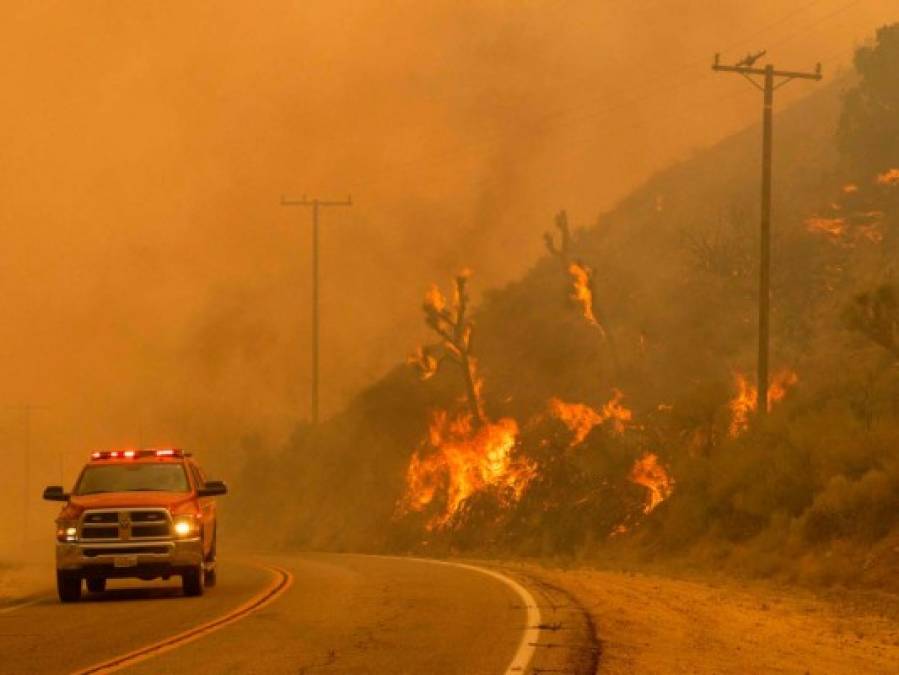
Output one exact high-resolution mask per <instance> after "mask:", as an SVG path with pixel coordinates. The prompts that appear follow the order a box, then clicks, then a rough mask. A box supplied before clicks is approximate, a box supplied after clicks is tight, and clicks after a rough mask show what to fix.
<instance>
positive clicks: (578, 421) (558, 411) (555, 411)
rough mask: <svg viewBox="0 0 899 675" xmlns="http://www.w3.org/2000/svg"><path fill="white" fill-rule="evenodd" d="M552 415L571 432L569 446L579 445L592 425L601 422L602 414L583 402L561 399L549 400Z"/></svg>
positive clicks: (591, 428) (594, 425)
mask: <svg viewBox="0 0 899 675" xmlns="http://www.w3.org/2000/svg"><path fill="white" fill-rule="evenodd" d="M549 410H550V413H551V414H552V416H553V417H555V418H556V419H557V420H559V421H561V422H562V423H563V424H564V425H565V426H566V427H568V429H569V431H571V433H572V436H573V437H572V439H571V447H574V446H575V445H580V444H581V443H583V442H584V439H585V438H587V436H588V435H589V434H590V432H591V431H592V430H593V428H594V427H596V426H598V425H600V424H602V423H603V421H604V420H603V416H602V415H600V414H599V413H598V412H596V411H595V410H594V409H593V408H591V407H590V406H588V405H586V404H583V403H565V401H563V400H562V399H559V398H553V399H550V401H549Z"/></svg>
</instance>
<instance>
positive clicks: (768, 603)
mask: <svg viewBox="0 0 899 675" xmlns="http://www.w3.org/2000/svg"><path fill="white" fill-rule="evenodd" d="M514 567H515V568H516V569H519V570H520V572H521V573H522V574H526V575H530V576H532V577H533V578H535V579H538V580H541V581H542V582H544V583H546V584H549V585H551V586H553V587H557V588H560V589H563V590H564V591H566V592H568V593H569V594H570V595H571V596H572V597H574V598H577V601H578V603H579V604H580V605H581V606H583V607H585V608H586V609H587V611H588V612H589V615H590V617H591V620H592V621H593V623H594V624H595V627H596V632H597V636H598V639H599V640H600V641H601V649H602V652H601V653H602V656H601V669H600V672H602V673H610V674H624V673H633V672H639V673H644V674H649V675H652V674H655V673H658V674H662V673H665V674H668V673H746V672H790V673H792V672H797V673H807V672H826V673H835V674H839V673H866V674H872V673H895V672H896V664H897V663H899V613H897V612H896V611H895V607H896V606H894V605H893V604H891V603H888V602H877V601H876V600H873V599H872V598H870V597H862V596H861V594H843V595H840V596H837V595H832V597H827V598H825V597H821V596H816V595H814V594H812V593H810V592H805V591H801V590H795V589H785V588H780V587H775V586H774V585H767V584H764V583H748V582H747V583H741V582H738V581H729V580H718V579H716V580H713V581H703V580H684V579H674V578H668V577H664V576H660V575H654V574H641V573H633V572H614V571H601V570H592V569H574V570H562V569H553V568H544V567H540V566H537V565H516V566H514ZM897 606H899V605H897Z"/></svg>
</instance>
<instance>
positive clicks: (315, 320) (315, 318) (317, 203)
mask: <svg viewBox="0 0 899 675" xmlns="http://www.w3.org/2000/svg"><path fill="white" fill-rule="evenodd" d="M352 205H353V198H352V197H347V198H346V200H344V201H323V200H320V199H312V200H309V199H306V197H305V196H304V197H303V198H302V199H294V200H291V199H285V198H284V197H281V206H308V207H312V423H313V424H318V418H319V417H318V407H319V405H318V404H319V395H318V391H319V365H318V364H319V355H318V351H319V310H318V238H319V237H318V212H319V209H322V208H327V207H331V206H352Z"/></svg>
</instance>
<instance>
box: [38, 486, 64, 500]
mask: <svg viewBox="0 0 899 675" xmlns="http://www.w3.org/2000/svg"><path fill="white" fill-rule="evenodd" d="M44 499H46V500H47V501H49V502H67V501H69V495H68V494H67V493H66V491H65V490H63V488H62V485H49V486H47V487H46V488H44Z"/></svg>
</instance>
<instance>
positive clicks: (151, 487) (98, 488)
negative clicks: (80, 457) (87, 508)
mask: <svg viewBox="0 0 899 675" xmlns="http://www.w3.org/2000/svg"><path fill="white" fill-rule="evenodd" d="M189 491H190V484H189V483H188V482H187V474H186V473H185V471H184V466H183V465H181V464H104V465H102V466H88V467H85V469H84V472H83V473H82V474H81V478H80V479H79V481H78V485H76V486H75V494H76V495H95V494H99V493H101V492H189Z"/></svg>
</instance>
